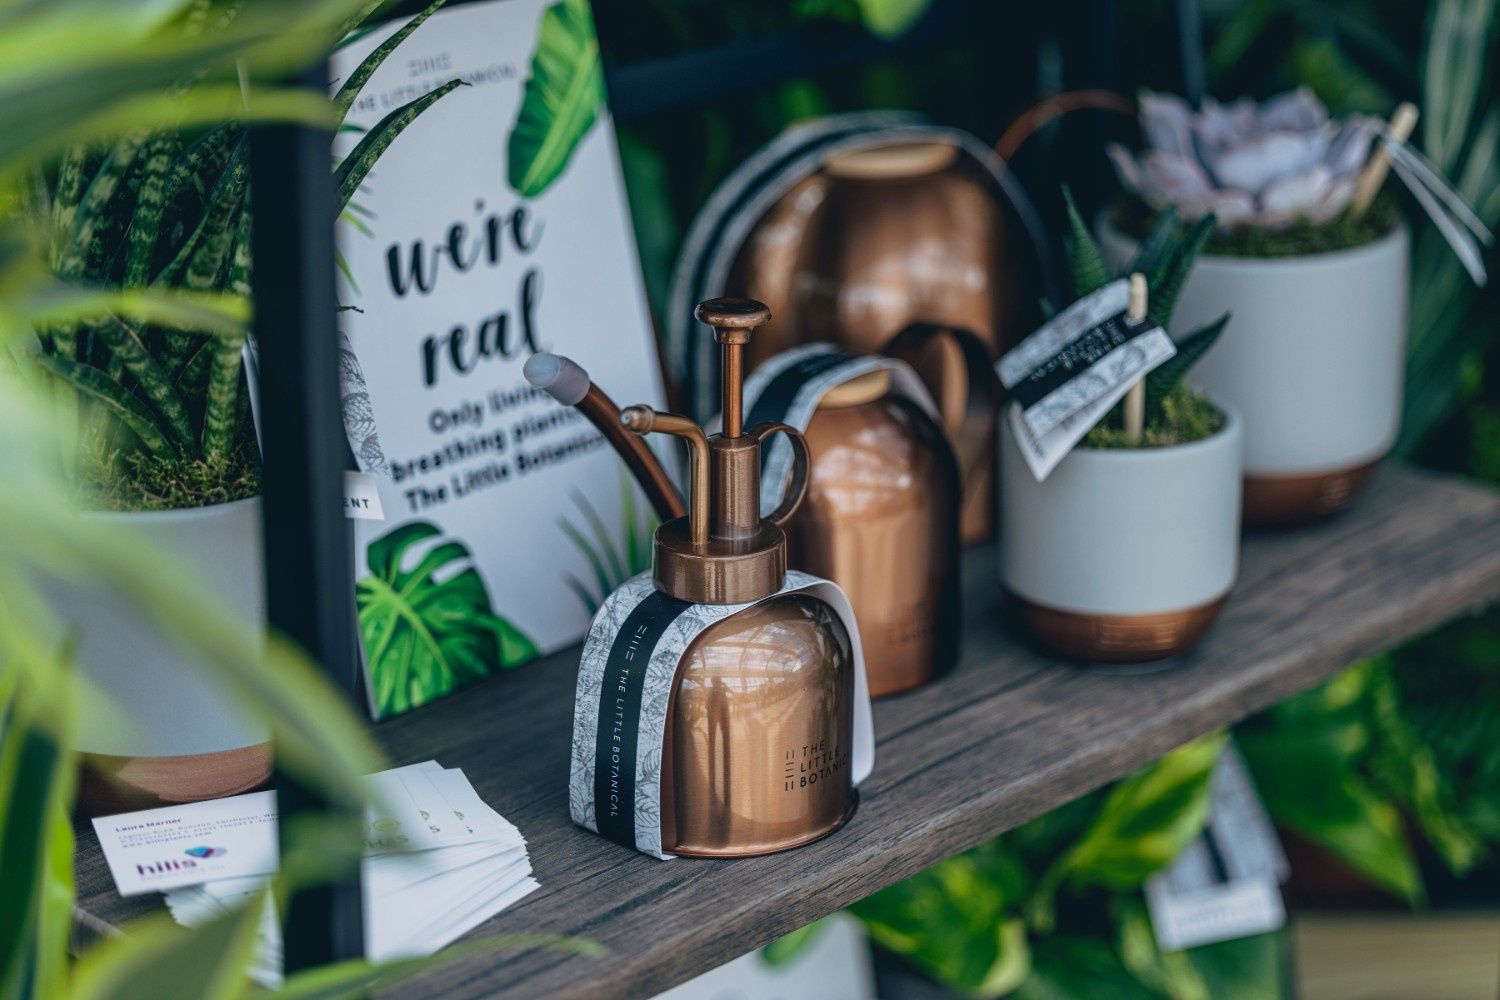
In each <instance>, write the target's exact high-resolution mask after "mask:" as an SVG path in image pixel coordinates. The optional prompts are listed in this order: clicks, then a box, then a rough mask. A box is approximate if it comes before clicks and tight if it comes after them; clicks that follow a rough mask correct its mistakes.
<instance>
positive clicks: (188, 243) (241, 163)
mask: <svg viewBox="0 0 1500 1000" xmlns="http://www.w3.org/2000/svg"><path fill="white" fill-rule="evenodd" d="M249 177H250V160H249V156H248V155H247V149H246V140H245V139H244V138H243V137H242V138H241V139H240V140H239V142H237V143H235V146H234V149H233V150H232V151H231V153H230V155H229V158H228V161H227V163H226V165H225V167H224V170H223V172H221V173H220V174H219V179H218V181H217V182H216V183H215V184H214V186H213V191H212V192H211V193H210V194H209V196H208V204H207V205H206V206H205V207H204V209H203V214H202V215H201V216H199V218H198V222H197V225H195V226H194V227H193V230H192V232H190V233H189V234H188V236H187V238H186V239H184V240H183V242H182V246H181V247H179V248H178V250H177V253H176V254H175V255H173V257H172V259H171V260H170V261H168V262H167V264H166V266H165V267H163V268H162V269H161V271H159V272H158V273H157V275H156V278H155V280H154V281H153V282H152V284H155V285H165V284H175V283H177V282H178V281H179V280H180V281H182V282H184V283H186V282H187V281H188V280H191V279H190V277H189V276H190V275H191V273H192V271H193V269H194V268H195V267H197V268H199V269H200V270H201V269H202V268H204V267H207V265H208V262H209V260H210V259H211V258H212V257H213V255H214V253H215V252H217V253H218V254H219V258H218V259H219V260H220V261H221V262H222V260H223V256H222V254H223V251H224V249H225V247H226V246H227V242H220V238H221V237H225V236H227V232H228V227H229V224H230V220H232V219H233V217H234V210H235V208H236V207H238V205H239V200H240V195H241V194H243V193H244V190H245V182H246V181H247V180H248V179H249ZM216 242H219V243H220V245H219V246H217V248H215V247H213V246H212V244H214V243H216ZM205 246H207V247H208V248H209V249H208V250H207V255H206V256H204V257H203V258H202V259H201V260H200V259H199V252H200V251H202V250H204V248H205ZM188 287H194V288H204V287H207V286H206V285H189V286H188Z"/></svg>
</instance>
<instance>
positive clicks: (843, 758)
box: [661, 595, 858, 858]
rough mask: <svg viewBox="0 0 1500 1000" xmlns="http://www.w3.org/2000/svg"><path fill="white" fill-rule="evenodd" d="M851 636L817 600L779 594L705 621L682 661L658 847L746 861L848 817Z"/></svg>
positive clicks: (852, 800) (810, 837) (665, 760)
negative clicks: (714, 621) (707, 624)
mask: <svg viewBox="0 0 1500 1000" xmlns="http://www.w3.org/2000/svg"><path fill="white" fill-rule="evenodd" d="M853 678H854V671H853V666H852V653H851V651H850V644H849V635H848V632H847V631H845V629H844V626H843V624H842V623H841V622H840V621H839V619H838V616H837V615H835V614H834V613H833V610H832V609H831V608H829V607H828V605H827V604H825V603H823V602H822V601H820V600H817V599H816V598H812V597H808V596H805V595H789V596H786V597H781V598H774V599H772V600H770V601H766V602H763V603H761V604H758V605H755V606H753V607H751V608H749V609H747V610H745V611H741V612H739V613H738V614H735V615H732V616H730V617H729V618H726V619H724V620H722V621H720V622H718V623H717V624H715V625H712V626H710V627H709V628H708V629H707V630H706V631H704V633H703V634H702V635H700V636H699V637H698V638H697V640H695V641H694V643H693V644H692V646H690V647H689V649H688V652H687V654H686V655H685V656H684V657H683V659H682V666H681V668H680V670H679V673H678V677H677V684H676V687H675V689H674V691H673V694H672V701H671V704H670V705H669V707H668V710H667V727H666V741H665V744H664V750H663V754H662V786H661V787H662V848H663V850H666V851H669V852H671V853H673V854H682V855H687V856H690V857H705V858H717V857H747V856H752V855H758V854H771V853H774V852H776V851H784V850H788V849H790V848H793V847H799V846H801V845H803V844H806V843H810V842H811V841H814V840H817V839H819V838H820V837H824V836H826V835H828V834H830V833H832V832H833V831H834V830H837V829H838V828H839V827H841V826H843V825H844V823H845V822H847V821H848V819H849V817H850V816H852V815H853V814H854V810H855V806H856V805H857V803H858V793H857V792H855V790H854V788H853V786H852V784H851V781H850V764H851V759H850V754H851V752H852V749H853V738H854V680H853Z"/></svg>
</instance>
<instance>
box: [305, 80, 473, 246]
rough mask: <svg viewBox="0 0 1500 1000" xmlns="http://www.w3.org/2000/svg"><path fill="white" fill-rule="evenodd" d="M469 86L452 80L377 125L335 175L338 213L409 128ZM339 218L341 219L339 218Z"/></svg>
mask: <svg viewBox="0 0 1500 1000" xmlns="http://www.w3.org/2000/svg"><path fill="white" fill-rule="evenodd" d="M464 86H468V85H467V84H466V83H464V82H463V81H462V80H449V81H448V82H447V83H445V84H443V85H442V86H441V87H438V88H436V89H435V90H432V91H430V92H428V93H426V94H423V95H422V96H421V97H418V98H417V99H416V100H414V101H408V102H407V103H406V104H403V105H401V107H399V108H397V109H395V110H394V111H392V112H391V113H390V114H388V115H386V116H385V117H384V118H382V119H380V121H378V122H376V123H375V125H374V127H372V128H371V129H370V131H368V132H366V133H365V134H364V136H363V137H362V138H361V139H360V140H359V143H358V144H357V145H355V147H354V148H353V149H351V150H350V151H349V155H348V156H346V157H344V159H343V160H342V161H341V162H340V163H339V165H338V168H337V169H335V170H334V172H333V183H334V187H335V188H336V189H337V191H336V196H337V201H336V204H337V211H338V212H342V211H343V210H344V207H345V206H346V205H348V204H349V199H350V198H353V197H354V192H355V191H357V190H359V186H360V184H361V183H363V182H364V179H365V175H366V174H368V173H369V172H370V168H371V167H373V166H375V161H376V160H378V159H380V157H381V154H383V153H384V152H385V151H386V147H388V146H390V144H391V143H393V142H395V141H396V136H398V135H400V134H401V133H402V132H403V131H404V130H405V129H406V126H408V125H410V124H411V123H412V122H414V121H416V119H417V116H418V115H420V114H421V113H422V112H424V111H426V110H427V109H428V108H430V107H431V106H432V105H434V104H436V103H437V102H438V101H440V100H442V99H443V98H444V97H445V96H447V95H448V94H450V93H452V92H453V91H454V90H456V89H457V88H459V87H464ZM335 218H337V215H335Z"/></svg>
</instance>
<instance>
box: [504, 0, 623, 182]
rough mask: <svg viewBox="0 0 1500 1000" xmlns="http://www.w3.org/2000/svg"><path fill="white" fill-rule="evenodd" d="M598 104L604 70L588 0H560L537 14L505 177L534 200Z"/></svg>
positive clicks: (588, 124) (593, 116) (591, 119)
mask: <svg viewBox="0 0 1500 1000" xmlns="http://www.w3.org/2000/svg"><path fill="white" fill-rule="evenodd" d="M603 102H604V70H603V67H602V66H601V65H600V63H599V40H598V38H596V37H595V36H594V18H593V14H592V13H591V12H590V10H589V4H588V0H560V2H558V3H555V4H553V5H552V6H551V7H548V8H547V12H546V13H545V14H544V15H542V26H541V30H540V31H539V32H538V34H537V42H536V52H535V53H534V54H533V55H532V57H531V76H530V78H529V79H527V81H526V90H525V93H524V95H523V96H522V98H521V109H520V112H519V114H518V115H517V118H516V124H515V126H514V127H513V128H512V129H511V133H510V142H509V153H508V156H509V161H508V164H509V165H508V167H507V169H508V177H509V180H510V186H511V187H512V188H514V189H515V190H516V193H517V194H520V195H521V196H522V197H526V198H535V197H536V196H538V195H540V194H541V193H542V192H543V191H545V190H546V189H547V187H548V185H550V184H551V183H552V182H553V181H554V180H556V179H557V178H558V177H559V176H560V175H561V174H562V172H563V170H564V169H565V168H566V167H567V165H568V160H569V159H571V158H572V156H573V151H574V150H575V149H576V148H578V144H579V143H580V142H582V141H583V137H584V136H585V135H586V134H587V133H588V130H589V129H590V128H591V127H592V126H593V124H594V121H595V119H596V118H597V117H598V115H599V106H600V105H601V104H602V103H603Z"/></svg>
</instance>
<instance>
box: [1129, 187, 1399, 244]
mask: <svg viewBox="0 0 1500 1000" xmlns="http://www.w3.org/2000/svg"><path fill="white" fill-rule="evenodd" d="M1156 215H1157V213H1156V212H1154V211H1152V210H1151V209H1149V208H1147V207H1146V206H1145V205H1143V204H1142V203H1141V202H1140V201H1138V200H1136V199H1131V200H1130V201H1128V202H1127V203H1125V204H1124V205H1122V206H1121V207H1120V208H1118V209H1117V210H1116V211H1115V217H1114V223H1115V225H1116V226H1118V227H1119V228H1120V230H1121V231H1122V232H1124V233H1127V234H1129V235H1130V236H1131V237H1133V238H1135V239H1137V240H1139V239H1143V238H1144V237H1145V235H1146V234H1147V233H1148V232H1150V231H1151V226H1152V224H1153V223H1154V222H1155V221H1156ZM1399 217H1400V210H1399V208H1398V207H1397V205H1396V199H1395V198H1393V197H1392V196H1390V195H1388V194H1386V195H1381V196H1380V197H1379V198H1377V199H1375V201H1374V203H1373V204H1371V206H1370V210H1369V211H1368V212H1366V213H1365V214H1364V215H1362V216H1358V217H1356V216H1355V215H1354V213H1353V212H1352V211H1345V212H1344V213H1343V214H1342V215H1340V216H1339V217H1338V218H1336V219H1334V220H1333V221H1331V222H1328V223H1325V224H1323V225H1321V226H1316V225H1313V224H1312V223H1310V222H1308V221H1306V220H1305V219H1304V220H1301V221H1298V222H1294V223H1293V224H1292V225H1290V226H1288V227H1287V228H1286V229H1278V230H1270V229H1255V228H1252V227H1246V228H1244V229H1220V230H1219V231H1218V232H1216V233H1214V234H1213V236H1211V237H1210V238H1209V241H1208V246H1207V247H1205V248H1204V251H1203V252H1204V253H1210V254H1219V255H1222V256H1226V257H1305V256H1310V255H1313V254H1320V253H1333V252H1335V251H1338V250H1352V249H1353V248H1355V247H1361V246H1364V245H1365V244H1367V243H1373V242H1375V241H1376V240H1378V239H1380V238H1381V237H1383V236H1385V235H1386V234H1387V233H1389V232H1390V231H1391V229H1392V228H1393V227H1394V226H1395V225H1396V221H1397V219H1398V218H1399Z"/></svg>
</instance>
